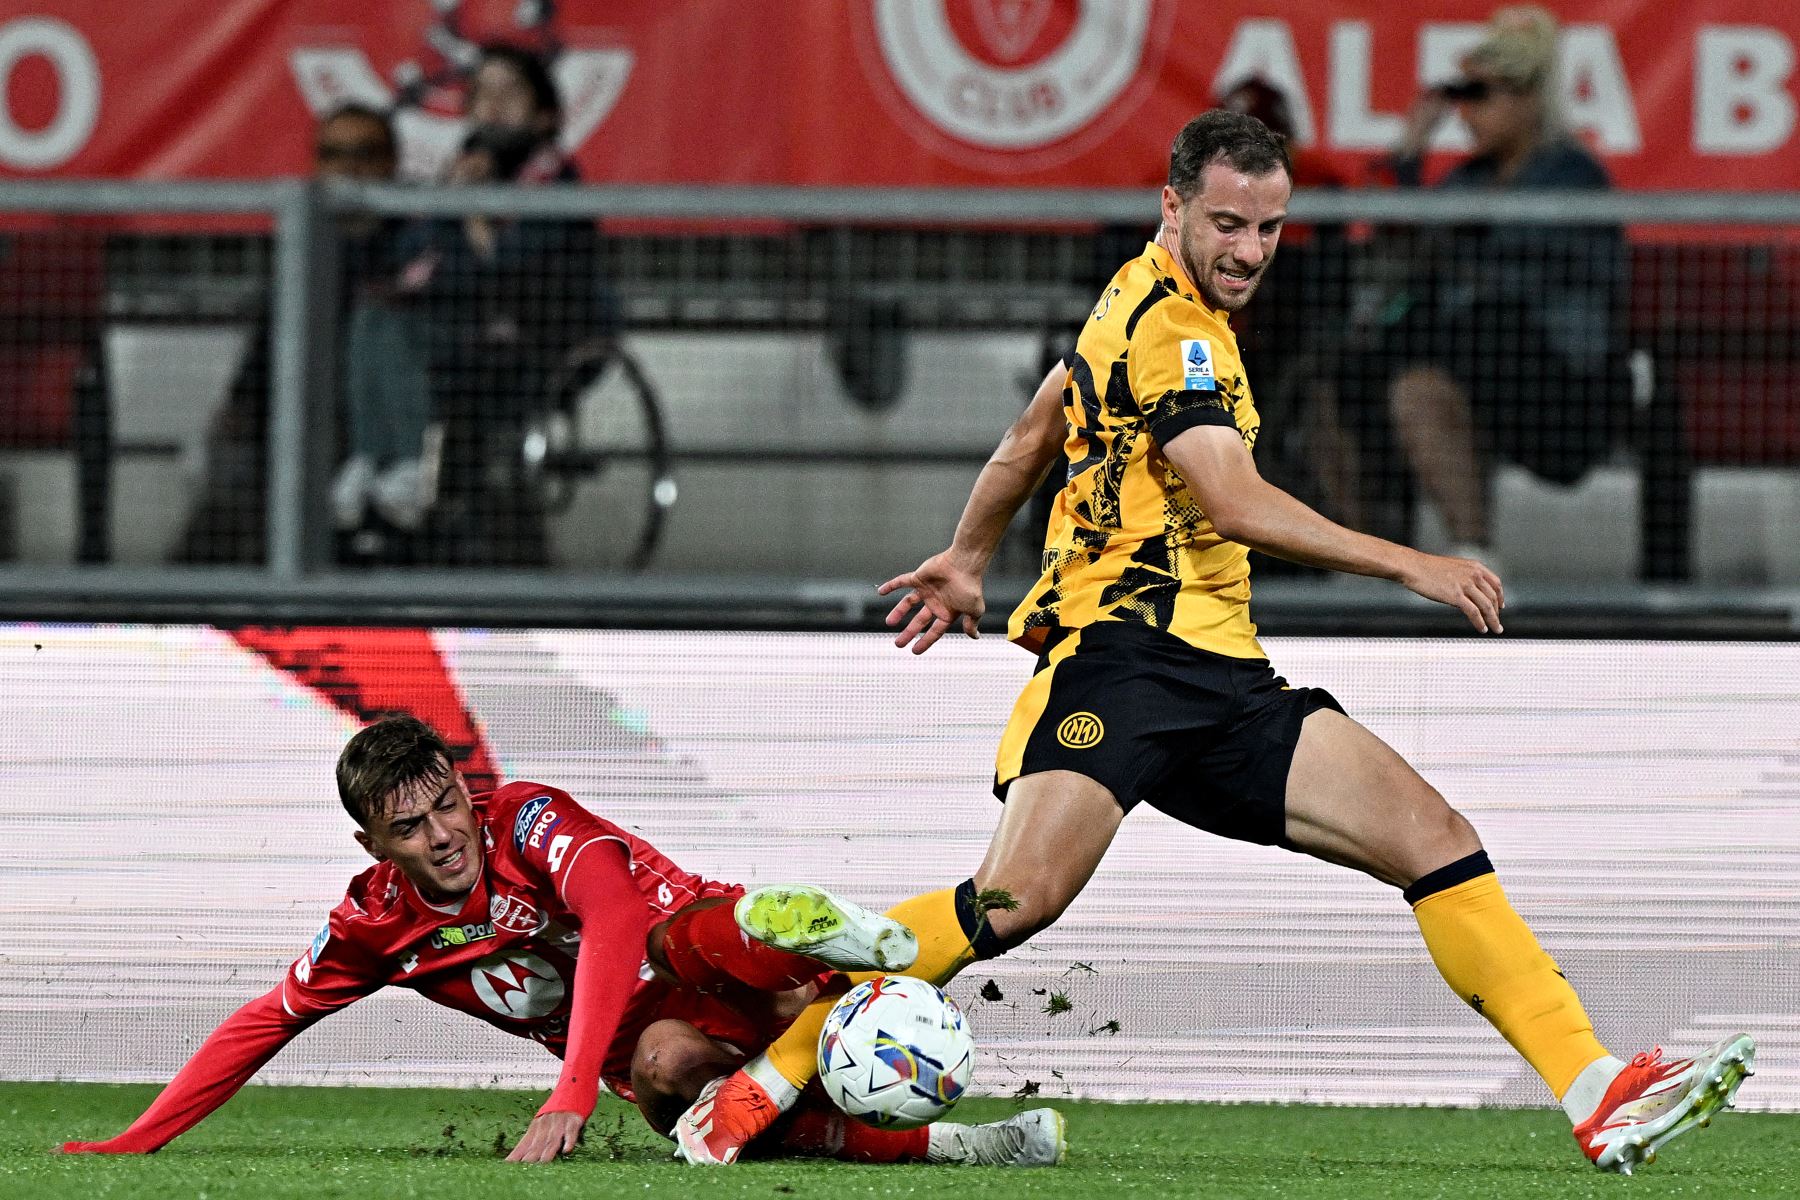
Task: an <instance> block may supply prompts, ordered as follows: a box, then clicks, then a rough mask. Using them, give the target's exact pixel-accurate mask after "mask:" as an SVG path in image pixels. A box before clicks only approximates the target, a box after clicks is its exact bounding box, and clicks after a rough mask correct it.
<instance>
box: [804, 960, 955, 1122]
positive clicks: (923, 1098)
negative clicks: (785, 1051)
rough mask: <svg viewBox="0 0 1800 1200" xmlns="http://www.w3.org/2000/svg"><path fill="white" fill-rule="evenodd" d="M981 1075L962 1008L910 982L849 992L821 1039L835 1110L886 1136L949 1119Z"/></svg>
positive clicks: (894, 980) (822, 1067)
mask: <svg viewBox="0 0 1800 1200" xmlns="http://www.w3.org/2000/svg"><path fill="white" fill-rule="evenodd" d="M974 1073H975V1039H974V1037H973V1036H972V1035H971V1034H970V1033H969V1021H968V1018H967V1017H965V1016H963V1011H962V1009H961V1008H958V1007H957V1004H956V1001H954V1000H952V999H950V997H948V996H946V995H944V993H943V992H942V991H941V990H940V989H938V988H937V987H935V986H933V985H932V984H929V983H926V982H925V981H924V980H923V979H915V978H913V977H912V976H910V975H884V976H882V977H881V978H880V979H871V980H869V981H868V982H867V983H860V984H858V985H857V986H855V987H853V988H851V989H850V991H849V992H847V993H845V995H844V998H843V999H842V1000H839V1001H838V1002H837V1005H836V1006H835V1007H833V1008H832V1010H831V1012H830V1014H829V1015H827V1016H826V1018H825V1029H824V1031H823V1032H822V1033H821V1034H820V1035H819V1082H820V1083H821V1084H823V1085H824V1088H825V1094H826V1095H828V1096H830V1097H831V1101H832V1103H833V1104H836V1105H837V1106H838V1107H839V1108H841V1109H843V1110H844V1111H845V1112H846V1113H848V1114H849V1115H850V1116H853V1117H855V1118H856V1119H857V1120H859V1121H863V1122H865V1123H867V1124H870V1125H877V1126H880V1127H881V1128H883V1129H916V1128H918V1127H919V1126H920V1125H929V1124H930V1123H931V1122H933V1121H935V1120H937V1119H939V1118H940V1117H942V1116H943V1115H944V1114H945V1113H947V1112H949V1111H950V1109H951V1108H952V1107H954V1106H955V1104H956V1102H957V1100H959V1099H961V1097H962V1094H963V1091H964V1090H965V1089H966V1088H967V1087H968V1086H969V1080H970V1078H971V1077H972V1076H973V1075H974Z"/></svg>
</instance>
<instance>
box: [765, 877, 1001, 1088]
mask: <svg viewBox="0 0 1800 1200" xmlns="http://www.w3.org/2000/svg"><path fill="white" fill-rule="evenodd" d="M887 915H888V916H890V917H892V918H894V920H896V921H899V922H900V923H901V924H903V925H905V926H907V927H908V928H910V929H911V930H912V931H913V932H914V933H916V934H918V935H919V957H918V958H917V959H915V960H914V961H913V965H912V966H910V967H908V968H907V969H906V974H908V975H916V976H917V977H918V978H920V979H926V980H929V981H931V982H932V983H935V984H940V985H942V984H945V983H948V982H949V981H950V980H952V979H954V978H955V977H956V973H957V972H958V971H961V970H962V969H963V968H964V967H966V966H968V965H969V964H970V963H972V962H974V961H975V951H974V949H973V948H972V947H971V946H970V945H969V939H968V937H967V936H965V935H964V933H963V928H962V922H961V921H960V920H959V919H958V917H957V912H956V889H955V888H945V889H944V890H943V891H941V892H927V893H926V894H925V895H923V896H914V897H913V898H912V899H910V900H902V901H901V902H900V903H899V904H896V905H895V906H894V907H893V908H890V909H888V911H887ZM880 974H881V972H879V971H865V972H857V973H855V974H852V975H850V976H849V977H848V979H849V982H848V983H846V984H844V985H842V986H841V987H837V988H835V989H832V990H829V991H825V992H821V993H820V994H819V996H818V998H817V999H816V1000H814V1001H813V1002H812V1003H811V1004H809V1005H807V1006H806V1010H805V1011H804V1012H802V1013H801V1014H800V1015H799V1016H798V1017H795V1018H794V1023H793V1024H792V1025H789V1026H788V1027H787V1029H786V1030H785V1031H783V1033H782V1035H781V1036H780V1037H778V1038H776V1039H775V1040H774V1041H773V1042H771V1043H769V1048H768V1049H767V1050H764V1051H763V1055H764V1056H765V1057H766V1058H767V1059H768V1062H769V1065H770V1066H772V1067H774V1068H775V1071H776V1073H777V1074H779V1075H780V1076H781V1077H782V1078H783V1079H785V1080H787V1081H788V1082H789V1083H791V1084H793V1085H794V1086H795V1087H797V1088H803V1087H805V1086H806V1085H807V1084H808V1083H810V1082H811V1081H812V1077H813V1076H814V1075H817V1074H818V1073H819V1062H818V1056H819V1034H820V1033H821V1032H823V1030H824V1028H825V1015H826V1014H827V1013H829V1012H830V1011H831V1006H832V1005H834V1004H836V1003H837V1002H838V998H839V997H840V996H842V995H843V994H844V993H845V992H847V991H849V990H850V988H852V987H854V986H856V985H857V984H859V983H861V982H863V980H865V979H874V978H875V977H877V976H878V975H880Z"/></svg>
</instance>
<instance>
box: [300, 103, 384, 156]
mask: <svg viewBox="0 0 1800 1200" xmlns="http://www.w3.org/2000/svg"><path fill="white" fill-rule="evenodd" d="M345 118H350V119H352V120H357V121H367V122H369V123H370V124H371V125H374V126H376V127H377V128H379V129H380V130H381V135H382V136H383V137H384V138H386V139H387V148H388V157H389V158H398V157H399V154H400V139H399V137H398V136H397V135H396V134H395V133H394V118H393V117H392V116H391V115H389V114H388V113H386V112H384V111H382V110H381V109H379V108H376V107H374V106H373V105H370V104H364V103H362V102H361V101H357V100H346V101H345V102H344V103H342V104H339V105H337V106H336V107H335V108H333V109H331V110H330V111H329V112H327V113H326V114H325V115H324V116H322V117H320V118H319V124H318V128H320V129H324V128H325V127H326V126H327V125H329V124H331V123H332V122H333V121H342V120H344V119H345Z"/></svg>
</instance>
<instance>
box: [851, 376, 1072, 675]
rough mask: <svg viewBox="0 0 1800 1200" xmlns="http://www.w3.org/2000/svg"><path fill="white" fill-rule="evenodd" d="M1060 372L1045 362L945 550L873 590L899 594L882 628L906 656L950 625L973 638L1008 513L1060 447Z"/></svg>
mask: <svg viewBox="0 0 1800 1200" xmlns="http://www.w3.org/2000/svg"><path fill="white" fill-rule="evenodd" d="M1068 377H1069V372H1068V369H1067V368H1066V367H1064V366H1063V365H1062V364H1061V363H1057V364H1056V365H1055V366H1053V367H1051V368H1050V371H1049V373H1048V374H1046V375H1045V376H1044V381H1043V382H1042V383H1040V384H1039V385H1038V390H1037V392H1036V394H1035V395H1033V396H1032V398H1031V403H1030V404H1028V405H1026V407H1025V411H1024V412H1023V413H1020V414H1019V419H1018V420H1016V421H1014V422H1013V423H1012V426H1011V427H1010V428H1009V429H1007V431H1006V436H1005V437H1003V438H1001V439H1000V445H999V446H998V447H997V448H996V449H995V450H994V453H993V454H992V455H991V456H989V458H988V461H987V464H986V465H985V466H983V467H982V468H981V474H980V475H978V476H976V478H975V487H974V489H973V490H972V491H971V492H970V493H969V502H968V504H967V505H965V506H964V507H963V514H962V518H961V519H960V520H959V521H957V523H956V536H955V537H954V538H953V539H952V540H951V543H950V548H949V549H948V550H945V551H943V552H942V553H941V554H934V555H932V556H931V557H930V558H928V559H926V560H925V561H924V562H922V563H920V564H919V566H918V567H917V568H916V569H914V570H911V571H908V572H906V573H905V574H903V575H896V576H894V578H892V579H890V580H888V581H887V582H886V583H884V584H882V585H881V587H880V588H879V589H877V590H878V591H879V593H880V594H881V595H883V596H886V595H889V594H891V593H893V592H898V591H902V590H904V592H905V594H904V595H902V596H901V597H900V599H899V601H898V602H897V603H896V604H895V605H894V607H893V610H892V611H891V612H889V613H888V615H887V623H888V626H889V627H890V628H892V627H895V626H901V627H902V628H901V630H900V633H899V635H898V636H897V637H895V638H894V645H896V646H905V645H907V644H908V643H909V642H910V643H911V644H912V652H913V653H914V654H923V653H925V651H927V650H929V649H931V647H932V646H933V645H935V644H936V643H937V640H938V639H939V638H941V637H943V636H944V635H945V634H946V633H948V632H949V631H950V630H951V629H952V628H960V629H961V630H962V631H963V633H964V634H966V635H968V636H969V637H980V636H981V634H980V630H979V622H980V620H981V614H982V613H984V612H986V611H987V601H986V600H985V599H984V598H983V597H982V593H981V577H982V575H983V574H984V573H985V572H986V571H987V565H988V561H989V560H990V559H992V558H993V557H994V550H995V548H997V547H998V546H999V545H1000V538H1001V537H1002V536H1003V535H1004V534H1005V533H1006V527H1007V525H1008V524H1010V523H1011V521H1012V519H1013V514H1015V513H1017V512H1018V511H1019V508H1020V506H1021V505H1023V504H1024V503H1025V501H1026V500H1027V499H1028V498H1029V497H1030V496H1031V493H1032V492H1034V491H1036V490H1037V486H1038V484H1039V483H1041V482H1042V481H1043V478H1044V472H1046V471H1047V470H1049V469H1050V464H1051V462H1052V461H1053V460H1054V459H1055V458H1056V455H1057V451H1058V449H1059V448H1060V447H1061V445H1062V442H1063V436H1064V430H1065V429H1066V423H1065V421H1064V418H1063V411H1062V390H1063V384H1064V382H1065V381H1066V380H1067V379H1068ZM915 609H916V611H915Z"/></svg>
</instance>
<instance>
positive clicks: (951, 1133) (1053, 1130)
mask: <svg viewBox="0 0 1800 1200" xmlns="http://www.w3.org/2000/svg"><path fill="white" fill-rule="evenodd" d="M1068 1152H1069V1141H1068V1136H1067V1130H1066V1128H1065V1126H1064V1124H1063V1115H1062V1114H1061V1113H1059V1112H1057V1111H1056V1110H1055V1109H1054V1108H1034V1109H1032V1110H1031V1111H1030V1112H1022V1113H1019V1114H1018V1115H1017V1116H1012V1117H1008V1118H1007V1119H1006V1120H1004V1121H994V1122H992V1123H991V1124H987V1125H958V1124H955V1123H954V1122H951V1121H939V1122H938V1123H937V1124H935V1125H933V1126H932V1127H931V1144H930V1147H929V1148H928V1149H927V1150H926V1152H925V1161H926V1162H932V1163H968V1164H970V1165H972V1166H979V1167H1054V1166H1056V1165H1057V1164H1059V1163H1061V1162H1062V1160H1063V1156H1064V1155H1066V1154H1067V1153H1068Z"/></svg>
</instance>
